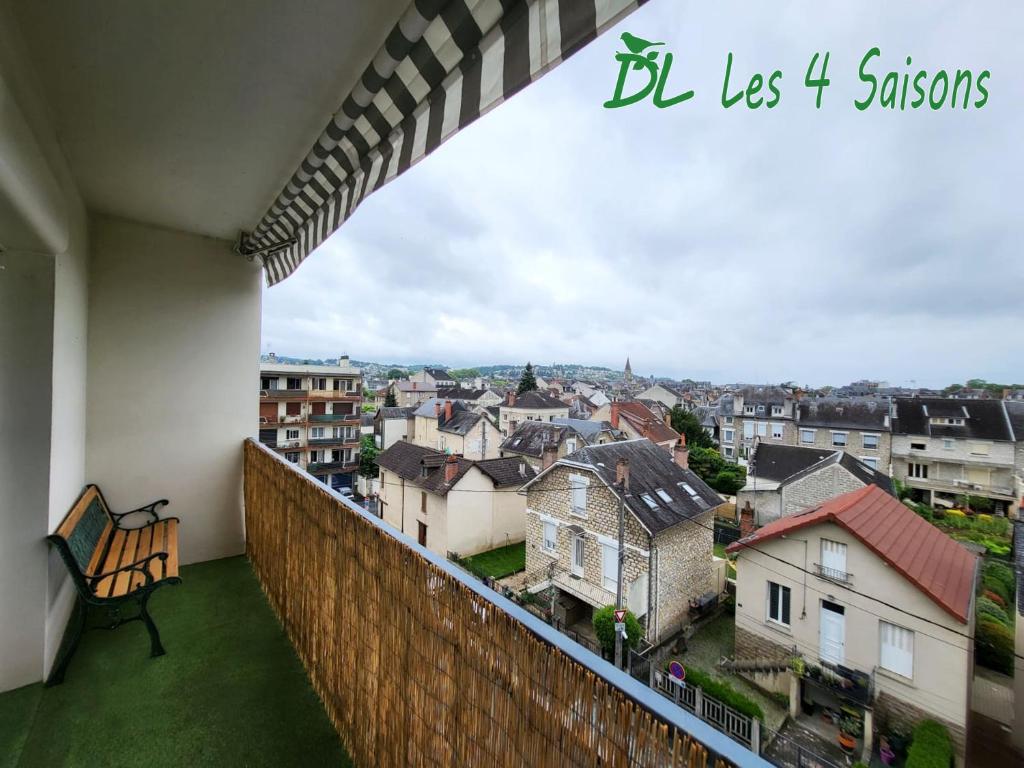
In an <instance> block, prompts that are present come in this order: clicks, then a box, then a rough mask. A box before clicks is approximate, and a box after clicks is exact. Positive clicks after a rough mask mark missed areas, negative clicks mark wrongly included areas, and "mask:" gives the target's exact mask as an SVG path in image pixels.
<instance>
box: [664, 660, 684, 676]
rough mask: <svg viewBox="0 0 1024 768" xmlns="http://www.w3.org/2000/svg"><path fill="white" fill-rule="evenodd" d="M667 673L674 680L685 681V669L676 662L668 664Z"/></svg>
mask: <svg viewBox="0 0 1024 768" xmlns="http://www.w3.org/2000/svg"><path fill="white" fill-rule="evenodd" d="M668 673H669V674H670V675H672V677H674V678H675V679H676V680H685V679H686V667H684V666H683V665H682V664H680V663H679V662H678V661H673V662H670V663H669V665H668Z"/></svg>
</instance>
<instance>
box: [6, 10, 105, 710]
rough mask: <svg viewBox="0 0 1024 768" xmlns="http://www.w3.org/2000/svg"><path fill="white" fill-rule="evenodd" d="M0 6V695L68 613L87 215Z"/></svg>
mask: <svg viewBox="0 0 1024 768" xmlns="http://www.w3.org/2000/svg"><path fill="white" fill-rule="evenodd" d="M16 29H17V25H16V24H15V23H14V22H13V20H12V19H11V18H10V15H9V8H8V6H7V5H6V4H4V5H2V6H0V156H2V157H3V158H4V165H5V171H6V173H5V174H4V178H3V181H2V183H0V246H2V248H3V251H2V252H0V267H2V269H0V359H3V360H5V361H8V363H9V364H5V365H3V366H0V391H2V392H3V393H4V395H5V406H4V407H3V408H2V409H0V434H2V435H4V440H5V446H4V450H3V453H2V455H0V488H2V489H3V493H2V494H0V616H3V621H2V622H0V659H3V663H2V664H0V691H3V690H8V689H10V688H15V687H18V686H21V685H24V684H27V683H31V682H34V681H37V680H39V679H40V678H41V677H42V676H43V675H44V674H45V672H46V669H47V667H48V666H49V664H50V663H51V662H52V659H53V657H54V655H55V653H56V649H57V646H58V645H59V642H60V638H61V636H62V633H63V628H64V623H65V621H66V618H67V615H68V611H69V609H70V605H71V600H70V598H71V592H70V590H69V589H68V586H69V585H68V583H67V580H66V572H65V570H64V567H63V564H62V563H61V561H60V559H59V558H58V557H57V556H56V555H55V554H53V553H48V549H47V544H46V541H45V536H46V535H47V534H48V533H49V532H50V531H51V530H53V528H55V527H56V525H57V524H58V523H59V522H60V520H61V518H63V516H64V514H65V513H66V512H67V510H68V509H69V508H70V506H71V504H72V503H73V502H74V500H75V498H76V497H77V496H78V494H79V493H80V492H81V489H82V485H83V483H84V474H85V461H84V450H85V416H84V412H85V407H84V401H85V392H86V361H85V333H86V326H87V317H86V297H87V291H88V285H87V280H86V269H87V266H86V265H87V263H88V238H87V234H86V215H85V210H84V206H83V204H82V201H81V198H80V196H79V194H78V191H77V189H76V187H75V184H74V181H73V180H72V177H71V174H70V171H69V170H68V167H67V163H66V162H65V159H64V157H63V154H62V152H61V150H60V148H59V146H58V143H57V139H56V136H55V134H54V131H53V130H52V127H51V125H50V122H49V111H48V108H47V106H46V104H45V102H44V100H43V99H42V98H41V97H40V94H39V92H38V90H37V87H36V86H37V84H36V81H35V79H34V77H33V76H32V74H31V72H30V68H29V67H28V66H27V60H28V58H27V52H26V51H25V49H24V46H23V41H22V40H21V39H20V36H19V35H18V34H17V33H16Z"/></svg>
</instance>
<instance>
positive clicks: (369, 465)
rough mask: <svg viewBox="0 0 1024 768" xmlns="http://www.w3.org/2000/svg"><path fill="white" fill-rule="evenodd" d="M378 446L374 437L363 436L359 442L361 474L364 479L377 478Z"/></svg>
mask: <svg viewBox="0 0 1024 768" xmlns="http://www.w3.org/2000/svg"><path fill="white" fill-rule="evenodd" d="M378 453H380V451H378V450H377V444H376V443H375V442H374V440H373V435H363V437H362V439H361V440H360V441H359V474H360V475H362V476H363V477H376V476H377V472H378V471H379V470H378V468H377V454H378Z"/></svg>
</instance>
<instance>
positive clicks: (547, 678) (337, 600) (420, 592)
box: [245, 440, 768, 768]
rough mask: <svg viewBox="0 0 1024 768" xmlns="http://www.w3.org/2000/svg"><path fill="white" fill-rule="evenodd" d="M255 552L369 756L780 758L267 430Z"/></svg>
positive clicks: (317, 674) (706, 761) (308, 657)
mask: <svg viewBox="0 0 1024 768" xmlns="http://www.w3.org/2000/svg"><path fill="white" fill-rule="evenodd" d="M245 519H246V537H247V541H246V551H247V553H248V556H249V558H250V560H251V562H252V564H253V568H254V570H255V571H256V573H257V575H258V576H259V579H260V581H261V583H262V584H263V588H264V590H265V591H266V593H267V596H268V597H269V599H270V603H271V605H272V606H273V607H274V609H275V610H276V611H277V613H278V615H279V616H280V617H281V620H282V624H283V625H284V627H285V630H286V632H287V633H288V636H289V637H290V638H291V640H292V643H293V644H294V646H295V648H296V650H297V652H298V655H299V657H300V658H301V659H302V661H303V663H304V664H305V666H306V669H307V671H308V672H309V676H310V679H311V680H312V683H313V686H314V688H315V689H316V691H317V692H318V693H319V695H320V698H321V699H322V700H323V702H324V706H325V708H326V710H327V713H328V716H329V717H330V719H331V721H332V722H333V723H334V725H335V727H336V728H337V730H338V732H339V733H340V734H341V738H342V741H343V743H344V744H345V746H346V748H347V750H348V752H349V753H350V755H351V757H352V760H353V763H354V764H356V765H377V764H380V765H410V764H427V763H429V764H432V765H495V766H498V765H512V764H516V765H521V764H528V765H537V764H545V765H559V766H561V765H566V766H592V765H596V764H601V765H610V766H616V765H617V766H624V767H625V766H629V767H630V768H633V767H634V766H672V767H677V766H690V767H691V768H692V767H695V766H698V765H699V766H704V765H706V766H709V768H712V767H713V768H725V766H729V765H737V766H752V767H753V766H756V767H757V768H768V763H766V762H765V761H764V760H762V759H761V758H759V757H757V756H756V755H754V754H752V753H751V752H749V751H748V750H746V749H744V748H743V747H742V746H741V745H739V744H737V743H735V742H734V741H732V740H731V739H729V738H728V737H726V736H725V735H723V734H721V733H719V732H718V731H716V730H715V729H714V728H712V727H711V726H710V725H708V724H706V723H703V722H701V721H700V720H698V719H697V718H696V717H694V716H693V715H691V714H690V713H688V712H685V711H683V710H682V709H680V708H679V707H677V706H676V705H675V704H673V703H672V702H670V701H669V700H668V699H666V698H664V697H663V696H661V695H660V694H659V693H657V692H655V691H653V690H652V689H650V688H648V687H647V686H646V685H644V684H643V683H641V682H639V681H637V680H634V679H633V678H631V677H630V676H629V675H628V674H626V673H625V672H623V671H621V670H618V669H616V668H615V667H613V666H612V665H611V664H609V663H607V662H605V661H603V660H602V659H600V658H599V657H598V656H596V655H594V654H593V653H591V652H590V651H588V650H586V649H585V648H583V647H581V646H579V645H577V644H576V643H573V642H572V641H571V640H569V639H567V638H566V637H564V636H562V635H561V634H560V633H559V632H558V631H557V630H555V629H553V628H552V627H550V626H548V625H547V624H546V623H544V622H543V621H541V620H540V619H538V618H536V617H535V616H532V615H530V614H529V613H527V612H526V611H525V610H524V609H523V608H521V607H519V606H517V605H515V604H513V603H512V602H511V601H509V600H507V599H505V598H503V597H501V596H500V595H498V594H497V593H496V592H494V591H492V590H490V589H489V588H487V587H485V586H484V585H483V584H482V583H480V582H479V581H477V580H476V579H474V578H473V577H472V576H470V575H469V574H466V573H464V572H463V571H461V569H459V568H458V567H457V566H455V565H454V564H452V563H449V562H448V561H446V560H445V559H444V558H441V557H438V556H437V555H434V554H433V553H431V552H429V551H428V550H427V549H426V548H424V547H421V546H419V545H418V544H417V543H416V542H415V541H413V540H412V539H410V538H409V537H408V536H406V535H404V534H402V533H399V532H398V531H396V530H394V529H393V528H392V527H390V526H389V525H387V524H386V523H384V522H383V521H382V520H379V519H378V518H375V517H373V516H371V515H370V514H369V513H367V512H364V511H363V510H361V509H359V508H358V507H356V506H355V505H353V504H352V503H350V502H347V501H346V500H345V499H343V498H342V497H341V496H340V495H339V494H337V493H335V492H334V491H332V490H331V489H329V488H327V487H326V486H324V485H322V484H321V483H317V482H316V481H314V480H313V479H312V478H311V477H310V476H309V475H307V474H305V473H303V472H301V471H300V470H297V469H296V468H295V467H293V466H290V465H288V464H287V463H285V462H284V461H283V460H281V458H280V457H278V456H276V455H275V454H274V453H272V452H271V451H269V450H267V449H265V448H264V447H262V446H260V445H259V444H258V443H256V442H255V441H252V440H248V441H246V444H245Z"/></svg>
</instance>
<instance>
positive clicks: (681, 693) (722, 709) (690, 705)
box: [654, 670, 761, 754]
mask: <svg viewBox="0 0 1024 768" xmlns="http://www.w3.org/2000/svg"><path fill="white" fill-rule="evenodd" d="M654 688H655V690H657V691H658V692H660V693H661V694H662V695H664V696H666V697H667V698H669V699H671V700H672V701H674V702H675V703H676V704H678V705H679V706H681V707H682V708H683V709H685V710H686V711H687V712H692V713H693V714H695V715H696V716H697V717H699V718H700V719H701V720H703V721H704V722H706V723H710V724H711V725H713V726H714V727H715V728H717V729H718V730H719V731H721V732H722V733H724V734H725V735H726V736H728V737H729V738H730V739H732V740H733V741H738V742H739V743H740V744H742V745H743V746H744V747H746V748H747V749H749V750H750V751H751V752H753V753H755V754H759V753H760V751H761V721H760V720H757V719H755V718H752V717H748V716H747V715H744V714H741V713H739V712H737V711H736V710H735V709H733V708H732V707H730V706H729V705H727V704H724V703H723V702H721V701H719V700H718V699H714V698H712V697H710V696H705V695H704V693H703V691H702V690H701V689H700V688H699V687H698V686H695V685H686V684H685V683H684V682H682V681H681V680H677V679H676V678H674V677H672V676H671V675H669V674H667V673H665V672H662V671H660V670H655V672H654Z"/></svg>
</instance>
